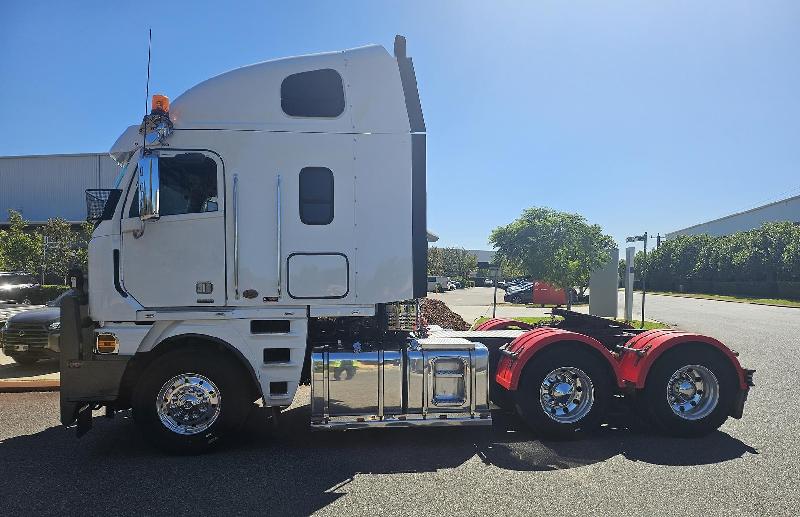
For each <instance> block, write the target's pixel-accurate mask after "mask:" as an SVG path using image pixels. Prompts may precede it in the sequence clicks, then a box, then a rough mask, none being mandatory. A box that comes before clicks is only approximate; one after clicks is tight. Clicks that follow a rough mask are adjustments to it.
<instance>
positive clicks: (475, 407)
mask: <svg viewBox="0 0 800 517" xmlns="http://www.w3.org/2000/svg"><path fill="white" fill-rule="evenodd" d="M395 346H396V345H395ZM311 372H312V375H311V425H312V426H314V427H322V428H345V429H351V428H362V427H381V426H383V427H406V426H429V425H434V426H440V425H490V424H491V421H492V419H491V412H490V410H489V351H488V350H487V348H486V347H485V346H484V345H482V344H480V343H475V342H471V341H468V340H466V339H463V338H428V339H419V340H414V341H411V342H410V343H409V344H408V345H407V346H406V347H405V348H404V349H395V348H393V349H385V350H381V349H372V350H366V351H363V350H361V349H360V346H355V347H354V346H341V345H339V346H326V347H317V348H315V349H314V350H313V351H312V354H311Z"/></svg>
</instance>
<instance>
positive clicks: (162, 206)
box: [128, 153, 219, 217]
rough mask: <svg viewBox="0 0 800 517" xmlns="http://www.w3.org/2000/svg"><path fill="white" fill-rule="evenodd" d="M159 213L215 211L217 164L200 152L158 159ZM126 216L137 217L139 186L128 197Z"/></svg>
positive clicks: (166, 214)
mask: <svg viewBox="0 0 800 517" xmlns="http://www.w3.org/2000/svg"><path fill="white" fill-rule="evenodd" d="M158 169H159V180H160V190H159V213H160V215H161V216H162V217H163V216H170V215H180V214H199V213H205V212H216V211H217V210H218V209H219V202H218V198H217V164H216V162H215V161H214V160H212V159H211V158H209V157H208V156H205V155H203V154H200V153H185V154H179V155H177V156H171V157H162V158H159V159H158ZM128 217H139V189H138V188H137V189H135V190H134V192H133V197H132V199H131V204H130V208H129V209H128Z"/></svg>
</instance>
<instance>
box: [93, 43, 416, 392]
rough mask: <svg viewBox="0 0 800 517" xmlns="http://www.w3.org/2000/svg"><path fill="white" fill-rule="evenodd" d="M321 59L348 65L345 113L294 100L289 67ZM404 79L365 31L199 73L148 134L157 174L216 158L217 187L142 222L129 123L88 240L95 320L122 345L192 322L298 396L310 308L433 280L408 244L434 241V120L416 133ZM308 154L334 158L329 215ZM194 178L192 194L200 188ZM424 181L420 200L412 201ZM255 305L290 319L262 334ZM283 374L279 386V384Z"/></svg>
mask: <svg viewBox="0 0 800 517" xmlns="http://www.w3.org/2000/svg"><path fill="white" fill-rule="evenodd" d="M404 59H405V57H404ZM324 69H325V70H326V69H331V70H335V71H336V72H338V74H339V75H340V76H341V84H342V88H343V93H344V100H345V103H344V108H343V110H342V113H341V114H340V115H338V116H336V117H312V116H308V117H305V116H304V117H296V116H289V115H287V114H286V113H285V112H284V108H283V104H282V102H283V99H282V97H281V96H282V91H281V88H282V86H281V85H282V83H283V81H284V80H285V79H286V78H287V77H289V76H292V75H293V74H300V73H305V72H311V71H319V70H324ZM404 80H406V81H407V80H408V79H407V78H406V79H402V78H401V72H400V70H399V69H398V61H397V60H396V59H395V58H394V57H393V56H391V55H389V53H387V52H386V50H384V49H383V48H382V47H379V46H369V47H362V48H358V49H353V50H346V51H343V52H333V53H326V54H317V55H311V56H301V57H295V58H287V59H280V60H276V61H268V62H264V63H259V64H255V65H251V66H247V67H243V68H240V69H237V70H233V71H230V72H227V73H224V74H221V75H219V76H217V77H214V78H211V79H209V80H207V81H204V82H202V83H200V84H198V85H197V86H195V87H193V88H191V89H189V90H188V91H187V92H185V93H184V94H183V95H181V96H179V97H178V98H177V99H175V100H174V101H173V102H172V104H171V106H170V109H169V118H170V120H171V121H172V123H173V127H172V128H171V131H170V135H169V137H168V139H167V140H166V141H162V143H148V144H147V151H148V152H149V153H150V154H151V155H154V156H157V157H158V160H159V163H160V164H161V166H160V168H161V169H162V170H161V173H162V176H163V172H164V170H163V164H164V162H163V161H162V160H169V159H172V160H176V159H189V158H191V159H195V158H192V157H201V158H202V157H205V158H202V159H204V160H205V159H207V160H210V161H211V162H213V164H214V165H215V167H216V190H215V194H214V195H213V199H207V200H206V201H204V205H203V206H204V208H203V209H202V210H188V209H187V211H186V212H178V213H166V212H164V211H163V210H162V211H161V213H160V217H158V218H153V219H148V220H146V221H143V220H142V219H141V218H140V217H139V214H138V207H139V200H138V181H139V172H140V171H138V170H137V165H136V164H137V160H138V159H139V158H140V157H141V155H142V145H143V140H142V135H141V134H140V133H139V126H131V127H128V128H127V129H126V130H125V132H123V134H122V135H121V136H120V137H119V138H118V139H117V141H116V142H115V144H114V146H113V147H112V150H111V154H112V156H113V157H115V159H117V160H118V161H120V162H121V163H122V164H125V163H128V166H127V168H126V169H124V173H123V177H122V178H121V180H120V182H119V185H118V188H119V189H121V190H122V192H121V197H120V200H119V202H118V203H117V204H116V207H115V210H114V214H113V217H112V218H111V220H104V221H102V222H101V223H100V224H99V225H98V226H97V227H96V229H95V232H94V234H93V238H92V240H91V243H90V247H89V267H90V282H89V288H88V294H89V296H88V298H89V309H88V310H89V316H90V318H91V320H93V321H94V322H96V329H97V330H96V331H97V332H111V333H113V334H115V335H117V336H118V339H119V354H120V355H121V356H136V355H137V354H144V353H147V352H150V351H153V350H154V349H155V348H156V347H158V346H159V345H160V344H161V343H165V341H166V340H170V339H178V338H182V337H186V336H197V337H202V338H203V339H206V340H209V339H210V340H215V341H217V342H219V343H220V344H224V345H225V346H227V347H228V348H230V349H233V350H235V351H238V353H240V354H241V356H242V358H243V359H244V360H245V361H246V363H247V364H248V365H249V367H250V368H251V370H252V371H253V372H255V375H256V378H257V379H258V382H259V384H260V388H261V392H262V394H263V396H264V401H265V404H266V405H267V406H282V405H288V404H289V403H291V400H292V397H293V396H294V393H295V390H296V389H297V385H298V383H299V380H300V373H301V369H302V366H303V361H304V357H305V351H306V348H307V345H308V343H307V341H308V318H309V317H310V318H321V317H345V316H374V315H375V314H376V304H380V303H388V302H393V301H398V300H405V299H409V298H413V297H414V295H415V291H419V290H424V288H420V287H419V286H418V287H417V289H416V290H415V282H414V280H415V271H419V265H420V264H423V262H424V261H425V256H424V251H425V250H426V248H424V247H423V248H422V249H421V251H422V252H423V253H422V254H421V258H420V253H419V250H418V251H417V252H416V253H417V255H415V252H414V249H415V248H419V246H418V244H419V243H420V242H423V243H424V240H425V235H424V135H422V134H419V135H418V134H416V133H412V132H411V122H410V115H409V111H408V109H409V108H408V107H407V101H406V99H405V95H406V93H405V91H404V83H403V81H404ZM414 95H415V96H416V84H414ZM417 106H418V101H417ZM419 117H420V120H421V112H420V114H419ZM417 125H419V123H417ZM423 131H424V128H423ZM414 138H417V140H414ZM419 138H421V140H420V139H419ZM413 142H417V144H416V145H417V147H416V148H415V147H414V145H412V143H413ZM420 143H421V146H420V145H419V144H420ZM414 149H416V150H414ZM420 152H421V154H420ZM176 157H177V158H176ZM420 157H421V158H422V161H421V162H419V160H420ZM416 164H418V165H419V167H420V169H419V170H421V176H419V177H420V178H421V181H418V182H417V183H415V182H414V179H413V178H412V169H413V168H414V167H417V166H418V165H416ZM187 167H188V166H187ZM307 168H316V169H322V168H324V169H326V170H329V171H330V173H331V176H332V181H333V189H332V190H333V197H332V202H331V203H330V205H332V214H333V215H332V218H331V219H330V220H329V221H327V222H321V223H320V222H314V223H309V221H308V220H304V218H303V215H302V212H301V205H302V204H303V203H306V206H308V201H303V199H302V196H303V193H302V192H301V179H300V175H301V171H303V170H304V169H307ZM208 170H210V168H209V169H208ZM187 171H188V169H187ZM181 174H183V173H181ZM209 174H210V173H209ZM174 177H176V176H174V172H173V181H174ZM177 177H181V178H182V177H184V176H182V175H178V176H177ZM203 185H204V186H203V188H207V185H206V184H205V183H204V184H203ZM415 185H416V186H415ZM420 186H421V187H422V188H421V189H420ZM161 187H162V191H161V196H162V198H161V201H162V203H161V206H162V209H163V207H164V204H165V203H164V200H165V199H167V198H169V199H170V200H171V203H172V205H174V204H175V199H178V200H179V201H180V199H181V198H180V195H179V193H180V192H183V191H179V190H175V189H173V190H171V191H165V190H164V188H165V184H164V182H163V181H162V184H161ZM186 188H190V189H196V185H195V186H189V187H186ZM187 192H189V193H188V194H182V195H184V196H185V197H184V198H183V199H186V202H187V204H191V201H190V198H191V197H192V196H193V195H194V193H195V190H189V191H187ZM204 192H205V191H204ZM176 196H178V197H177V198H176ZM415 196H416V199H418V202H419V203H421V204H417V205H416V206H418V207H422V210H421V212H420V211H419V209H416V210H415V209H414V206H412V205H414V203H413V200H414V199H415ZM178 204H180V203H178ZM212 206H213V208H212ZM420 214H421V216H420ZM412 219H416V221H417V223H413V221H412ZM420 221H421V222H422V225H421V228H422V231H420V225H419V224H418V223H419V222H420ZM414 224H417V226H414ZM420 239H422V240H420ZM415 257H416V258H415ZM415 263H416V264H417V268H416V269H415ZM417 276H418V277H419V278H418V280H417V283H418V284H419V285H421V281H422V275H420V274H419V273H417ZM201 286H203V288H202V289H201ZM418 296H419V294H418ZM254 320H281V321H288V322H289V326H290V330H289V332H278V333H275V332H269V333H263V334H260V333H258V332H256V331H255V330H253V327H251V323H253V322H254ZM142 323H148V324H147V325H142ZM273 348H288V349H289V351H290V360H289V361H282V362H281V363H275V362H272V361H267V360H266V358H265V350H267V349H273ZM274 383H277V384H278V385H282V388H283V391H282V392H280V393H276V392H274V390H273V388H272V386H273V384H274ZM284 383H285V384H284Z"/></svg>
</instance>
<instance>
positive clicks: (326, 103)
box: [281, 68, 344, 118]
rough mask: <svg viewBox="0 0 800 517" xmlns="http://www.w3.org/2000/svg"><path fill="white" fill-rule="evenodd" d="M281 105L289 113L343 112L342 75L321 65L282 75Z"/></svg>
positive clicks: (326, 114) (327, 114)
mask: <svg viewBox="0 0 800 517" xmlns="http://www.w3.org/2000/svg"><path fill="white" fill-rule="evenodd" d="M281 108H282V109H283V112H284V113H286V114H287V115H289V116H291V117H323V118H334V117H338V116H339V115H341V114H342V113H343V112H344V87H343V86H342V76H341V75H339V72H337V71H336V70H333V69H332V68H323V69H321V70H312V71H310V72H300V73H299V74H292V75H290V76H288V77H286V78H285V79H284V80H283V82H282V83H281Z"/></svg>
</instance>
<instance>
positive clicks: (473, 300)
mask: <svg viewBox="0 0 800 517" xmlns="http://www.w3.org/2000/svg"><path fill="white" fill-rule="evenodd" d="M503 294H505V292H504V291H503V290H502V289H498V290H497V311H496V312H495V316H496V317H498V318H513V317H522V316H525V317H535V316H549V315H550V309H547V308H541V307H526V306H524V305H512V304H508V303H504V302H503ZM428 296H429V297H430V298H436V299H437V300H442V301H444V302H445V303H446V304H447V306H448V307H450V309H451V310H453V312H455V313H457V314H458V315H460V316H461V317H462V318H464V321H466V322H467V323H470V324H471V323H474V322H475V320H477V319H478V318H491V317H492V300H493V297H494V288H493V287H472V288H470V289H456V290H455V291H447V292H444V293H428Z"/></svg>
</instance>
